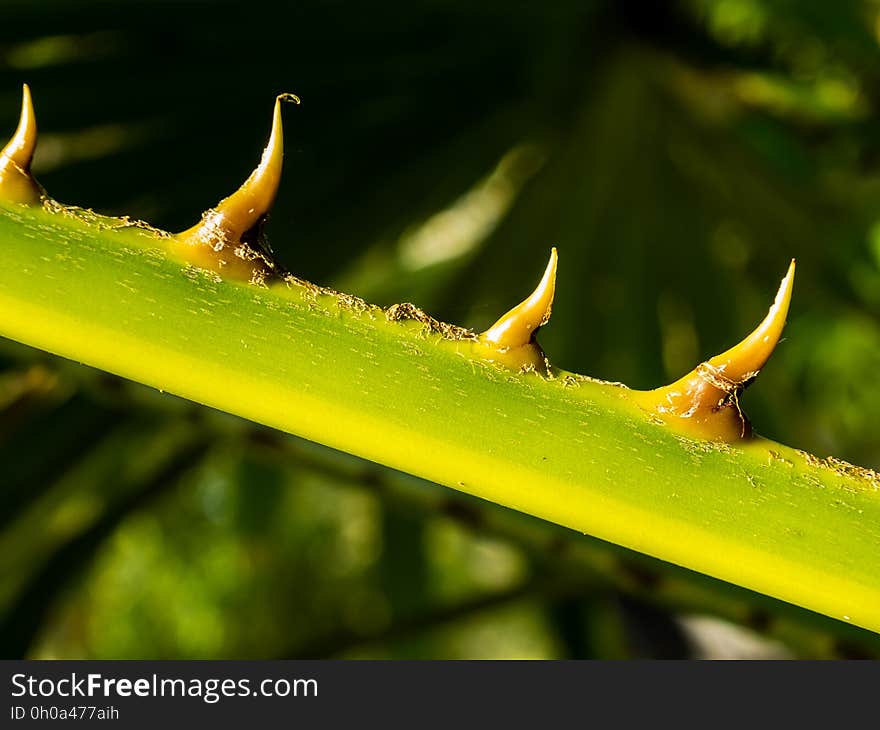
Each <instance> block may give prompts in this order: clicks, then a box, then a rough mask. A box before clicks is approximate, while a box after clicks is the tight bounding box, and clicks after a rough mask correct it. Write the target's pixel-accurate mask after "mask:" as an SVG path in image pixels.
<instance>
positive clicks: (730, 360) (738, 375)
mask: <svg viewBox="0 0 880 730" xmlns="http://www.w3.org/2000/svg"><path fill="white" fill-rule="evenodd" d="M794 268H795V260H794V259H792V260H791V264H789V266H788V273H787V274H786V275H785V278H784V279H783V280H782V283H781V284H780V285H779V290H778V291H777V292H776V299H775V300H774V301H773V306H771V307H770V311H769V312H767V316H766V317H764V320H763V321H762V322H761V324H759V325H758V326H757V327H756V328H755V330H754V331H753V332H752V334H750V335H749V336H748V337H746V338H745V339H744V340H743V341H742V342H740V343H739V344H738V345H734V346H733V347H731V348H730V349H729V350H727V351H726V352H722V353H721V354H720V355H716V356H715V357H713V358H711V359H710V360H709V361H708V364H709V365H710V366H711V367H712V368H714V369H715V370H716V371H717V372H718V373H719V374H720V375H722V376H723V377H724V378H726V379H727V380H730V381H732V382H734V383H739V384H741V385H746V384H748V382H749V381H750V380H752V379H753V378H755V376H757V374H758V373H759V372H760V370H761V368H762V367H764V365H765V364H766V363H767V361H768V360H769V359H770V355H772V354H773V350H774V349H775V348H776V344H777V343H778V342H779V338H780V337H782V330H783V328H784V327H785V320H786V318H787V317H788V307H789V305H790V304H791V291H792V287H793V286H794Z"/></svg>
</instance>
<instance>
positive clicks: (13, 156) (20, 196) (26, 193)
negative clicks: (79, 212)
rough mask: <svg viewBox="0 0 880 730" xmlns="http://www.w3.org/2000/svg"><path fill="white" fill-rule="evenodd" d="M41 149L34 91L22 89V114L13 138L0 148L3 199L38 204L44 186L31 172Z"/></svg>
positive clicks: (25, 87) (0, 186) (0, 197)
mask: <svg viewBox="0 0 880 730" xmlns="http://www.w3.org/2000/svg"><path fill="white" fill-rule="evenodd" d="M36 148H37V118H36V115H35V114H34V103H33V100H32V99H31V90H30V87H29V86H28V85H27V84H23V85H22V88H21V116H20V118H19V120H18V128H17V129H16V130H15V134H13V135H12V139H10V140H9V142H8V143H7V145H6V146H5V147H4V148H3V150H2V151H0V199H3V200H6V201H10V202H13V203H23V204H25V205H37V204H39V203H40V201H41V200H42V198H43V189H42V188H41V187H40V184H39V183H38V182H37V181H36V180H34V177H33V175H31V162H32V161H33V159H34V151H35V150H36Z"/></svg>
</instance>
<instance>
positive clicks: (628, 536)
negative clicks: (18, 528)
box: [0, 207, 880, 631]
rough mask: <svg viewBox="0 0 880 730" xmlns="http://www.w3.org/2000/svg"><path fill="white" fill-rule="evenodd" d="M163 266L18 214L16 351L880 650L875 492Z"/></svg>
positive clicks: (599, 393)
mask: <svg viewBox="0 0 880 730" xmlns="http://www.w3.org/2000/svg"><path fill="white" fill-rule="evenodd" d="M162 244H163V241H162V240H161V239H159V238H157V237H156V236H154V235H153V234H150V233H148V232H146V231H142V230H138V229H133V228H129V229H111V228H108V227H107V225H106V221H105V222H104V224H103V225H102V224H100V221H98V222H85V221H83V220H80V219H77V218H75V217H73V216H69V215H62V214H58V213H55V214H50V213H46V212H44V211H41V210H33V209H26V208H22V207H14V208H13V207H7V208H0V251H2V254H3V258H2V265H0V334H2V335H4V336H6V337H10V338H12V339H16V340H19V341H21V342H24V343H26V344H29V345H33V346H36V347H41V348H43V349H46V350H49V351H51V352H54V353H57V354H59V355H63V356H65V357H68V358H71V359H74V360H78V361H81V362H85V363H87V364H89V365H93V366H95V367H99V368H102V369H105V370H108V371H110V372H113V373H116V374H118V375H121V376H123V377H127V378H130V379H132V380H136V381H139V382H142V383H146V384H148V385H151V386H154V387H156V388H160V389H162V390H166V391H169V392H172V393H175V394H177V395H180V396H183V397H186V398H190V399H192V400H195V401H198V402H200V403H204V404H206V405H209V406H212V407H215V408H219V409H221V410H224V411H228V412H230V413H234V414H237V415H239V416H243V417H245V418H249V419H251V420H254V421H258V422H260V423H264V424H267V425H269V426H273V427H276V428H279V429H281V430H284V431H288V432H290V433H294V434H297V435H300V436H304V437H306V438H309V439H312V440H314V441H318V442H320V443H324V444H327V445H330V446H333V447H335V448H338V449H342V450H344V451H348V452H351V453H353V454H357V455H359V456H363V457H366V458H368V459H372V460H374V461H377V462H380V463H383V464H386V465H388V466H392V467H395V468H397V469H400V470H403V471H407V472H410V473H412V474H416V475H419V476H422V477H425V478H428V479H431V480H433V481H436V482H440V483H442V484H445V485H447V486H450V487H453V488H456V489H460V490H462V491H465V492H469V493H471V494H475V495H478V496H480V497H483V498H485V499H489V500H491V501H494V502H498V503H499V504H503V505H506V506H509V507H513V508H515V509H518V510H521V511H523V512H527V513H529V514H532V515H535V516H538V517H542V518H545V519H547V520H551V521H553V522H557V523H559V524H562V525H566V526H568V527H570V528H572V529H575V530H579V531H581V532H585V533H589V534H592V535H595V536H597V537H600V538H603V539H605V540H610V541H612V542H615V543H619V544H621V545H625V546H627V547H630V548H633V549H636V550H640V551H642V552H645V553H648V554H650V555H653V556H656V557H659V558H662V559H665V560H668V561H671V562H674V563H678V564H680V565H683V566H686V567H689V568H692V569H694V570H698V571H701V572H704V573H707V574H709V575H713V576H715V577H718V578H722V579H724V580H728V581H730V582H733V583H737V584H739V585H742V586H745V587H748V588H752V589H754V590H757V591H760V592H763V593H767V594H769V595H771V596H774V597H777V598H780V599H783V600H786V601H790V602H792V603H796V604H798V605H801V606H804V607H807V608H810V609H813V610H815V611H819V612H822V613H825V614H827V615H829V616H833V617H836V618H838V619H842V620H845V621H849V622H851V623H853V624H856V625H859V626H863V627H865V628H869V629H872V630H875V631H880V559H878V547H880V493H878V478H877V475H875V474H873V472H868V471H867V470H857V469H855V468H848V467H846V466H844V465H842V464H837V463H829V462H819V460H817V459H814V458H812V457H809V458H808V457H806V456H805V455H803V454H801V453H800V452H797V451H795V450H793V449H789V448H787V447H785V446H781V445H779V444H774V443H772V442H768V441H764V440H754V441H751V442H743V444H742V445H735V446H717V445H713V444H711V443H709V442H699V441H693V440H689V439H685V438H683V437H680V436H677V435H675V434H674V433H672V432H671V431H670V430H669V429H668V428H667V427H664V426H661V425H657V424H655V423H653V422H652V421H651V420H650V419H649V418H648V417H647V416H646V415H645V414H643V413H642V412H641V411H640V410H639V409H638V408H637V407H636V406H635V405H633V403H632V402H631V400H630V399H628V398H625V397H624V395H623V394H624V393H625V391H623V390H622V389H620V388H618V387H615V386H612V385H606V384H601V383H596V382H591V381H587V380H577V379H574V378H566V377H557V378H555V379H547V378H545V377H543V376H540V375H537V374H519V373H515V372H512V371H508V370H504V369H502V368H500V367H497V366H493V365H488V364H486V363H484V362H482V361H480V360H477V359H474V358H473V357H472V356H470V355H468V354H467V352H466V348H465V349H462V348H457V347H456V346H455V345H454V343H450V342H448V341H441V340H442V338H441V336H440V335H439V334H437V333H436V332H434V331H432V330H430V329H428V328H426V327H425V325H423V324H421V323H420V322H417V321H403V322H398V321H390V320H389V319H388V318H386V317H385V315H384V313H382V312H381V310H378V309H375V308H367V309H362V308H359V307H357V306H355V304H356V303H354V304H352V303H349V302H348V301H347V300H346V299H345V298H341V299H338V298H335V297H330V296H327V295H323V294H319V293H316V292H315V291H313V290H311V289H309V288H307V287H299V286H292V287H287V286H284V285H282V286H280V287H276V288H273V289H265V288H259V287H256V286H251V285H244V284H235V283H230V282H227V281H222V280H220V279H219V278H217V277H216V276H214V275H211V274H206V273H204V272H201V271H199V270H197V269H194V268H192V267H185V266H182V265H181V264H179V263H177V262H176V261H173V260H169V259H168V258H167V257H166V255H165V254H164V253H163V250H162Z"/></svg>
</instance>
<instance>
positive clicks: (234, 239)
mask: <svg viewBox="0 0 880 730" xmlns="http://www.w3.org/2000/svg"><path fill="white" fill-rule="evenodd" d="M283 101H292V102H295V103H296V104H299V103H300V101H299V97H297V96H295V95H294V94H279V95H278V96H277V97H276V98H275V108H274V112H273V116H272V131H271V133H270V135H269V141H268V143H267V144H266V148H265V149H264V150H263V155H262V157H261V159H260V164H259V165H258V166H257V168H256V169H255V170H254V171H253V172H252V173H251V174H250V177H248V179H247V180H245V182H244V184H243V185H242V186H241V187H240V188H239V189H238V190H236V191H235V192H234V193H233V194H232V195H230V196H229V197H228V198H224V199H223V200H221V201H220V203H218V204H217V206H216V207H215V208H212V209H210V210H208V211H206V212H205V213H204V214H203V215H202V220H201V221H200V222H199V223H197V224H196V225H195V226H193V227H192V228H189V229H188V230H186V231H183V232H182V233H178V234H177V235H176V236H175V239H176V241H177V242H178V243H180V244H183V245H182V246H177V247H176V249H177V250H178V251H179V252H181V253H183V254H184V256H185V257H186V258H188V259H191V260H194V262H195V263H197V264H199V265H203V266H206V267H207V268H211V269H214V270H216V271H219V272H220V273H223V274H228V275H231V276H233V277H235V278H246V279H253V278H254V276H257V278H260V279H262V278H265V275H266V274H269V273H271V272H273V271H274V265H273V264H272V263H271V262H270V260H269V259H268V257H267V256H265V255H263V254H262V253H261V252H259V251H257V250H255V249H254V248H253V247H252V245H251V244H254V243H258V239H259V234H260V232H261V229H262V225H263V223H264V222H265V220H266V216H267V214H268V212H269V209H270V208H271V207H272V203H274V202H275V195H276V193H277V192H278V185H279V183H280V182H281V168H282V160H283V157H284V130H283V125H282V121H281V103H282V102H283ZM187 249H189V250H187Z"/></svg>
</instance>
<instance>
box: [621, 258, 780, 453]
mask: <svg viewBox="0 0 880 730" xmlns="http://www.w3.org/2000/svg"><path fill="white" fill-rule="evenodd" d="M794 271H795V260H794V259H792V260H791V264H790V265H789V267H788V273H787V274H786V275H785V278H784V279H783V280H782V283H781V284H780V285H779V291H778V292H777V293H776V299H775V300H774V301H773V305H772V306H771V307H770V311H769V312H767V316H766V317H764V319H763V321H762V322H761V323H760V324H759V325H758V326H757V327H756V328H755V329H754V331H753V332H752V333H751V334H750V335H748V336H747V337H746V338H745V339H743V340H742V341H741V342H740V343H739V344H737V345H734V346H733V347H731V348H730V349H729V350H726V351H725V352H722V353H721V354H720V355H715V356H714V357H712V358H710V359H709V360H707V361H706V362H704V363H701V364H700V365H698V366H697V367H696V368H695V369H694V370H692V371H691V372H690V373H688V374H687V375H685V376H684V377H682V378H679V379H678V380H676V381H675V382H674V383H672V384H671V385H667V386H664V387H662V388H657V389H656V390H650V391H642V392H636V393H634V396H635V397H636V400H637V401H638V402H639V403H640V404H641V405H643V406H645V407H648V408H650V409H651V410H654V411H655V412H656V413H657V414H658V415H660V417H661V418H662V419H663V420H665V421H666V422H667V423H669V424H670V425H676V426H679V427H681V428H683V429H684V430H685V431H687V432H688V433H689V434H691V435H695V436H699V437H701V438H706V439H710V440H720V441H736V440H738V439H741V438H745V437H746V436H749V435H751V426H750V424H749V421H748V419H747V418H746V416H745V414H744V413H743V412H742V409H741V408H740V405H739V394H740V393H741V392H742V391H743V390H744V389H745V388H747V387H748V386H749V385H750V384H751V383H752V382H753V381H754V379H755V378H756V377H757V376H758V373H759V372H760V371H761V368H763V367H764V365H765V364H766V363H767V361H768V360H769V359H770V356H771V355H772V354H773V350H774V349H775V348H776V345H777V343H778V342H779V339H780V337H781V336H782V330H783V328H784V327H785V320H786V318H787V316H788V308H789V305H790V303H791V292H792V287H793V286H794Z"/></svg>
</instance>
